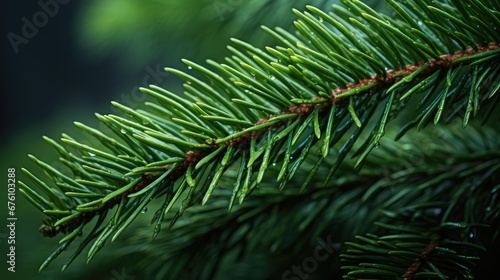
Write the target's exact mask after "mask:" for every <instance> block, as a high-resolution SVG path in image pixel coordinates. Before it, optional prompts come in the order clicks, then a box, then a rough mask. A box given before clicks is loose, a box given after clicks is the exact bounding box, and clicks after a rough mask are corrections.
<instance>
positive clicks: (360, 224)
mask: <svg viewBox="0 0 500 280" xmlns="http://www.w3.org/2000/svg"><path fill="white" fill-rule="evenodd" d="M341 2H342V5H334V6H333V8H332V10H331V11H323V10H322V9H318V8H315V7H313V6H307V10H306V11H303V12H301V11H298V10H294V13H295V15H296V16H297V20H296V21H295V22H294V24H295V28H296V31H295V32H288V31H285V30H284V29H281V28H276V29H270V28H267V27H264V30H265V31H267V32H268V33H269V34H270V35H271V36H273V37H274V38H276V39H277V41H278V42H279V45H278V46H276V47H266V48H265V50H262V49H259V48H256V47H254V46H252V45H251V44H249V43H246V42H243V41H240V40H237V39H233V40H232V42H233V46H230V47H229V50H230V51H231V52H232V56H231V57H228V58H226V60H225V62H224V63H222V64H221V63H217V62H215V61H211V60H208V61H207V62H206V65H201V64H197V63H194V62H192V61H188V60H184V62H185V63H186V64H187V65H188V67H189V69H190V70H189V71H187V72H182V71H179V70H176V69H170V68H166V71H168V72H170V73H172V74H175V75H177V76H179V77H181V78H182V79H184V80H185V84H184V88H185V90H186V91H185V92H184V95H181V94H175V93H173V92H170V91H168V90H166V89H163V88H160V87H158V86H154V85H151V86H150V87H149V88H142V89H141V90H142V91H143V92H144V93H146V94H149V95H150V96H152V97H153V98H154V99H155V101H156V102H146V103H145V107H146V108H145V109H133V108H129V107H126V106H124V105H121V104H119V103H113V105H115V106H116V107H117V108H119V109H120V110H121V111H123V115H121V116H116V115H99V114H97V117H98V119H99V120H100V121H101V125H100V126H99V127H98V128H92V127H89V126H86V125H84V124H82V123H75V124H76V125H77V126H78V127H79V128H81V129H82V130H83V131H85V132H86V133H88V134H90V135H92V136H94V137H95V138H96V139H97V140H98V142H99V144H98V145H87V144H83V143H82V141H79V140H78V139H75V138H73V137H71V136H69V135H66V134H63V135H62V138H61V141H55V140H53V139H50V138H47V137H45V140H46V141H47V142H48V143H49V144H50V145H51V146H52V147H54V148H55V150H56V151H57V152H58V153H59V154H60V160H61V162H62V163H64V164H65V165H66V166H67V167H68V171H69V172H65V171H64V170H58V169H56V168H54V167H52V166H50V165H48V164H47V163H45V162H43V161H42V160H40V159H38V158H36V157H35V156H32V155H30V158H31V159H33V161H34V162H35V163H37V164H38V165H39V166H40V167H41V168H42V169H43V170H44V171H45V174H46V175H47V177H48V179H46V178H43V179H42V178H38V177H36V176H34V175H33V174H32V173H31V172H30V171H28V170H25V169H24V170H23V171H24V172H25V174H26V175H27V177H28V178H29V179H30V182H29V183H28V182H25V183H20V184H21V189H20V192H21V193H22V194H23V195H24V197H26V199H28V200H29V201H30V202H32V204H33V205H34V206H35V207H37V208H38V209H39V210H40V211H42V212H43V213H45V214H46V215H47V217H48V218H47V219H46V221H45V222H44V224H43V225H42V226H41V227H40V232H41V233H42V234H43V235H45V236H49V237H54V236H56V235H58V234H62V235H63V237H62V239H61V240H60V245H59V247H58V248H57V249H56V250H55V251H54V252H53V253H52V254H51V255H50V256H49V257H48V258H47V260H46V261H45V262H44V263H43V264H42V266H41V268H40V269H43V268H45V267H46V266H47V265H48V264H49V263H50V262H51V261H52V260H54V259H55V258H56V257H58V256H59V255H60V254H61V253H62V252H63V251H66V250H69V249H68V248H71V251H72V254H71V255H70V257H69V259H68V260H67V262H66V264H65V265H64V267H63V270H64V269H65V268H67V267H68V266H69V265H70V264H71V263H72V262H73V261H74V260H75V259H76V257H77V256H79V255H80V254H85V255H86V260H87V262H89V261H91V260H92V259H98V258H99V257H96V254H97V253H98V252H99V251H100V250H101V249H102V248H103V247H105V243H106V242H113V241H115V240H116V241H117V242H122V241H120V236H121V234H122V233H123V232H124V231H126V230H127V228H128V227H129V226H130V225H131V224H132V222H133V221H134V220H135V219H136V218H137V217H138V216H139V215H140V214H141V213H143V212H145V210H146V209H148V207H149V208H152V206H156V209H155V211H154V212H153V213H154V214H153V215H152V220H151V224H152V226H151V227H148V228H147V231H146V229H145V228H143V227H141V228H140V229H137V230H134V232H133V234H132V237H130V238H127V240H126V242H125V244H124V246H123V249H122V250H123V253H124V254H126V257H125V258H127V259H130V258H134V259H135V260H138V261H137V265H138V266H140V267H141V269H143V270H144V273H145V275H147V277H148V279H154V278H156V279H177V278H180V277H183V278H187V279H213V278H217V279H224V278H222V277H223V275H226V276H227V275H231V273H234V271H235V270H239V269H234V271H233V272H230V271H227V267H233V268H234V267H237V265H241V264H242V263H244V264H248V265H250V271H252V272H251V273H248V274H245V275H244V276H237V275H236V274H235V275H233V276H228V278H229V279H236V278H237V277H240V278H242V279H264V278H271V279H276V278H278V279H306V278H305V277H307V278H308V279H314V277H318V278H321V275H323V276H324V275H328V276H329V277H331V278H341V277H343V278H345V279H447V278H449V279H471V278H473V277H474V276H478V275H482V274H481V269H478V268H476V266H479V268H483V267H484V265H485V263H487V261H488V260H490V259H491V258H493V257H494V255H495V252H494V251H492V248H494V246H496V244H498V234H499V227H498V225H499V215H500V206H499V205H500V203H499V201H498V195H499V194H498V192H499V190H500V188H499V186H500V185H499V177H498V174H499V173H498V172H499V171H498V169H499V168H500V156H499V152H498V151H499V147H500V143H499V141H500V140H499V137H498V136H499V133H500V131H498V113H496V112H495V108H497V105H498V102H499V101H500V97H499V94H498V91H499V88H500V83H499V81H498V76H499V74H500V64H499V62H500V48H499V47H500V43H499V42H500V33H499V32H498V31H497V29H498V28H500V4H499V3H498V2H496V1H489V0H482V1H480V0H466V1H449V0H442V1H435V0H414V1H394V0H388V1H387V4H388V5H389V6H390V7H391V9H392V10H393V12H391V14H390V15H386V14H382V13H379V12H376V11H374V10H373V9H372V8H370V7H369V6H367V5H365V4H364V3H363V2H360V1H348V0H344V1H341ZM481 122H482V123H481ZM395 140H398V141H395ZM165 227H168V229H166V228H165ZM162 228H163V229H162ZM151 236H152V237H153V239H155V240H153V241H150V239H151ZM75 241H76V242H75ZM70 245H72V246H71V247H70ZM497 259H498V257H497ZM139 260H140V261H139ZM323 262H324V263H323ZM262 263H269V266H265V267H259V268H257V266H255V267H252V265H253V264H254V265H261V266H262V265H263V264H262ZM294 264H298V266H297V265H294ZM320 265H321V267H320ZM252 268H253V269H252ZM225 269H226V270H225ZM250 274H254V275H250Z"/></svg>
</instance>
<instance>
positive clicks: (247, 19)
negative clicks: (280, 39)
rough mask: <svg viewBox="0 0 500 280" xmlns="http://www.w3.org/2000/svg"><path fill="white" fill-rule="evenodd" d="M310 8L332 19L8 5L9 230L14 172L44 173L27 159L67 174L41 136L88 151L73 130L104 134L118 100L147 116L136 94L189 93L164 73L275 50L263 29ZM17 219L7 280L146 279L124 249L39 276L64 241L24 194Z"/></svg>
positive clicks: (98, 5) (154, 7) (117, 2)
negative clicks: (148, 90) (47, 234)
mask: <svg viewBox="0 0 500 280" xmlns="http://www.w3.org/2000/svg"><path fill="white" fill-rule="evenodd" d="M374 2H377V1H374ZM306 4H312V5H314V6H317V7H320V8H325V9H327V8H328V7H329V6H330V5H331V4H333V2H332V1H325V0H309V1H285V0H275V1H270V0H248V1H243V0H187V1H174V0H171V1H168V0H165V1H158V0H145V1H144V0H143V1H139V0H99V1H98V0H92V1H69V0H64V1H63V0H58V1H56V0H41V1H26V0H21V1H3V2H2V9H1V14H2V21H1V25H0V29H1V33H2V35H3V44H2V50H1V53H2V56H1V57H2V63H1V65H2V68H1V71H2V79H1V85H0V90H1V92H2V101H1V102H0V103H1V107H2V108H1V110H0V114H1V117H2V118H1V119H2V122H3V125H2V126H1V130H0V131H1V132H0V136H1V137H0V142H1V144H0V155H1V168H0V174H1V178H2V182H4V183H3V184H2V185H3V186H5V187H4V188H3V191H2V192H3V193H2V194H0V199H1V201H2V203H1V204H0V205H2V208H3V209H1V210H0V217H1V218H2V223H4V224H7V222H6V216H7V209H6V207H5V206H4V205H6V200H7V187H6V185H7V183H6V182H7V179H6V178H7V168H11V167H13V168H15V169H16V173H17V179H18V180H25V179H26V178H25V177H24V176H23V174H22V172H21V167H25V168H27V169H29V170H33V171H36V170H38V169H37V168H35V165H34V164H33V163H31V162H30V161H29V160H28V158H27V154H34V155H35V156H37V157H38V158H40V159H42V160H44V161H46V162H47V163H52V164H53V165H54V166H56V167H58V166H61V164H59V163H58V161H57V158H56V155H55V153H54V152H53V150H52V149H51V148H50V146H49V145H47V144H46V143H45V142H44V141H43V139H42V135H47V136H49V137H51V138H53V139H59V138H60V134H61V133H62V132H64V133H67V134H69V135H72V136H73V137H74V138H79V139H82V140H83V141H82V142H84V143H85V141H92V140H91V139H90V138H89V137H87V136H86V135H83V134H82V133H81V132H79V131H78V130H77V129H75V127H74V125H73V121H79V122H83V123H85V124H88V125H90V126H94V125H96V124H97V119H96V118H95V117H94V112H99V113H101V114H107V113H116V109H114V108H113V107H112V106H111V104H110V101H111V100H115V101H118V102H120V103H122V104H124V105H127V106H130V107H132V108H135V107H137V106H139V105H140V104H141V103H143V102H144V101H145V100H146V97H145V96H144V95H142V94H141V93H140V92H139V91H138V90H137V89H138V88H137V87H138V86H147V85H148V84H156V85H161V86H163V87H167V88H169V89H170V90H171V91H173V92H179V93H181V92H182V90H181V82H180V80H179V79H177V78H176V77H173V76H168V75H166V73H165V72H163V71H162V69H163V67H166V66H168V67H174V68H179V69H185V70H187V67H186V66H185V65H183V64H182V63H181V61H180V60H181V59H182V58H187V59H190V60H193V61H195V62H200V63H203V62H204V60H205V59H208V58H210V59H213V60H216V61H222V60H223V57H224V56H227V55H228V54H229V52H228V51H227V49H226V47H225V46H226V45H227V44H229V43H230V41H229V38H231V37H235V38H239V39H243V40H245V41H249V42H251V43H252V44H254V45H256V46H259V47H262V46H274V42H273V40H272V38H271V37H270V36H267V35H266V34H265V32H264V31H262V30H261V29H260V28H259V27H260V25H266V26H269V27H275V26H281V27H283V28H285V29H288V30H291V29H293V24H292V21H293V20H294V19H295V17H294V15H293V13H292V11H291V9H292V8H293V7H295V8H297V9H299V10H302V9H303V8H304V6H305V5H306ZM42 176H43V175H42ZM16 217H17V218H18V220H17V224H16V225H17V227H16V272H15V273H9V272H7V266H6V262H5V258H6V253H7V246H8V244H7V239H6V237H7V234H8V232H7V229H6V226H5V225H4V226H2V227H1V229H0V248H1V250H0V253H1V255H2V264H3V265H2V270H1V272H0V275H1V276H2V277H1V279H55V278H56V277H62V278H64V279H90V278H92V279H96V280H97V279H108V280H109V279H117V280H120V279H134V278H133V277H135V279H141V277H140V271H131V270H127V268H126V267H125V266H120V265H117V264H116V263H114V262H113V258H112V256H113V254H112V253H113V249H115V248H117V246H119V245H118V244H113V245H111V246H109V244H108V246H107V247H106V248H105V249H104V250H103V251H102V253H100V255H99V256H98V257H97V258H96V259H94V261H93V262H91V263H90V264H89V265H88V266H85V264H84V263H85V260H84V258H83V257H82V256H80V257H79V258H78V259H77V260H76V261H75V262H74V263H73V264H72V266H70V268H69V269H68V271H66V272H64V273H63V274H60V273H59V270H60V268H61V266H62V263H63V262H64V261H65V258H67V257H68V254H63V255H62V257H60V258H58V259H57V260H56V261H55V262H54V263H52V264H51V265H50V266H49V268H48V269H46V270H45V271H44V272H43V273H41V274H38V273H37V270H38V267H39V266H40V264H41V263H42V262H43V261H44V260H45V258H46V257H47V256H48V255H49V254H50V253H51V252H52V251H53V250H54V249H55V248H56V246H57V242H58V239H57V238H54V239H48V238H43V237H42V236H41V235H40V234H39V233H38V227H39V226H40V224H41V221H42V219H43V218H44V216H43V215H42V214H41V213H39V212H37V211H36V210H35V208H34V207H32V206H31V205H29V204H28V203H27V201H26V200H24V199H23V198H22V197H21V196H20V194H19V193H18V194H17V200H16ZM146 219H147V218H146ZM138 224H141V221H139V222H138ZM130 231H132V229H130ZM113 246H114V247H113ZM4 275H6V277H5V276H4Z"/></svg>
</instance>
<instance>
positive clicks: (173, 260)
mask: <svg viewBox="0 0 500 280" xmlns="http://www.w3.org/2000/svg"><path fill="white" fill-rule="evenodd" d="M474 127H478V126H477V125H475V126H474ZM471 128H473V127H471ZM471 128H469V129H468V130H467V131H468V132H469V133H467V134H464V135H462V136H460V137H456V136H455V133H456V132H458V130H451V131H450V130H446V129H445V128H443V127H438V128H437V129H433V130H426V131H424V133H420V134H412V135H411V138H409V139H408V141H401V142H396V143H393V142H391V141H390V140H386V141H384V143H383V145H381V148H380V149H377V151H375V154H374V155H375V157H370V158H368V159H367V163H366V165H367V166H366V168H364V169H363V172H362V174H356V173H354V172H352V169H351V168H350V166H349V164H343V165H342V166H341V167H340V168H341V169H340V171H341V173H342V174H345V175H344V177H343V178H338V179H336V180H334V181H331V182H330V184H329V185H328V187H327V188H320V187H315V188H311V189H308V190H306V191H303V192H298V190H292V189H291V190H286V191H284V192H281V193H279V192H278V191H277V190H276V188H275V187H274V186H273V184H272V183H271V182H268V183H266V184H263V185H262V186H261V187H259V189H257V190H256V191H255V192H254V194H253V195H252V196H251V197H250V198H249V200H248V201H246V202H245V203H244V204H242V205H240V206H237V207H236V208H235V209H234V210H233V211H232V212H231V213H230V214H227V202H226V198H225V197H226V196H227V193H228V192H231V189H230V188H229V187H228V186H226V187H221V189H220V190H219V192H218V193H214V197H213V200H211V202H209V203H208V205H206V206H204V207H200V206H198V207H193V208H191V209H189V210H186V213H185V215H184V216H183V217H181V218H180V219H179V220H178V221H177V223H176V224H175V225H174V226H173V228H172V229H171V230H170V231H168V232H166V233H164V234H161V235H160V236H159V237H158V238H157V239H156V240H155V241H154V242H149V239H150V235H151V232H150V229H148V228H147V227H145V228H141V229H140V230H137V231H136V232H134V234H132V235H131V237H130V238H129V239H128V240H127V243H125V244H123V245H121V246H120V247H121V248H122V250H121V252H120V255H123V258H122V259H119V260H117V262H127V260H128V262H130V263H133V264H134V265H137V266H138V267H140V268H141V270H142V271H146V273H145V274H144V275H143V276H144V277H147V278H155V279H163V278H165V277H167V276H166V275H165V274H164V273H168V276H169V277H172V278H176V277H181V275H183V276H184V277H188V278H195V279H208V278H213V275H217V271H218V269H220V266H221V264H220V262H223V261H224V256H226V255H232V256H234V255H237V256H238V257H236V258H235V260H232V261H231V262H230V263H229V264H226V265H227V266H229V267H234V266H235V265H236V263H238V262H244V259H245V257H246V256H249V255H253V254H256V255H259V256H260V260H261V261H262V262H265V263H270V267H271V268H272V269H271V270H270V271H262V272H261V273H262V274H261V276H260V278H272V279H274V278H281V277H282V274H283V272H284V271H286V270H287V269H289V266H290V265H291V264H297V263H299V264H300V263H301V262H302V260H303V259H304V258H306V257H309V256H310V254H311V252H313V249H314V248H311V247H310V246H312V245H313V244H309V243H311V242H314V241H315V240H317V238H322V239H326V237H327V236H328V244H329V245H328V246H335V248H328V249H331V250H332V251H335V253H333V252H331V251H328V252H325V254H327V253H328V254H329V255H331V254H333V255H332V256H330V258H331V259H337V258H338V256H337V255H338V254H340V253H342V257H343V258H344V261H343V262H342V263H341V264H337V265H341V266H342V267H343V269H344V270H346V274H345V276H346V277H347V279H363V278H370V277H371V278H377V279H395V278H396V277H401V279H403V278H405V277H407V278H408V279H410V278H412V277H413V276H415V279H418V277H431V276H433V277H445V276H446V277H449V278H452V277H453V276H457V277H458V279H461V277H463V275H473V274H472V272H473V271H474V270H475V269H474V264H475V261H477V259H478V257H477V256H478V254H479V252H481V251H483V250H484V247H487V245H488V243H486V244H485V243H483V244H481V245H478V244H476V243H477V241H478V240H485V239H484V238H483V237H484V236H483V233H484V225H486V224H490V225H494V224H495V222H494V220H495V219H498V217H497V218H494V217H495V215H496V216H498V215H499V214H500V207H499V206H498V205H500V203H498V196H497V195H496V194H497V193H498V191H499V189H498V188H496V187H494V186H493V185H491V182H495V181H497V179H498V178H497V177H498V176H497V175H495V173H496V171H497V170H498V168H499V167H500V162H499V157H498V152H496V148H495V147H498V145H499V144H500V143H498V139H500V138H498V131H495V130H491V129H489V130H486V131H485V132H484V133H483V134H484V136H485V137H484V138H485V139H488V140H486V141H484V142H483V143H481V144H479V145H476V144H477V143H475V141H474V140H473V139H474V136H473V135H475V133H474V132H475V131H474V130H471ZM475 129H477V128H475ZM436 134H437V135H439V138H440V139H441V140H440V141H439V142H431V141H428V139H429V138H431V135H436ZM392 136H393V134H392ZM410 140H414V141H410ZM420 143H426V144H427V148H424V146H422V145H421V144H420ZM430 143H433V145H434V146H432V147H430V148H432V153H430V152H429V146H431V145H430ZM403 147H404V148H403ZM464 147H465V148H466V149H464ZM469 149H473V150H475V151H476V152H477V153H476V154H475V155H471V154H470V153H469V152H468V150H469ZM394 151H399V153H401V155H400V156H403V154H405V153H408V154H405V156H404V157H408V156H409V155H411V154H419V155H422V158H421V160H420V161H418V162H415V163H413V164H408V165H406V166H404V168H403V169H401V166H400V164H401V162H399V161H392V162H391V160H392V159H394V157H393V154H394ZM495 154H496V155H495ZM438 155H439V156H438ZM441 155H443V156H441ZM436 158H447V162H446V163H444V162H442V161H440V160H436ZM478 162H479V163H481V164H479V166H478ZM305 164H307V165H308V166H311V165H314V164H315V160H314V158H309V159H308V160H306V163H305ZM422 166H425V168H422ZM457 169H460V170H457ZM462 170H470V172H469V173H472V174H474V176H470V174H469V175H465V174H464V175H462V176H456V174H457V173H458V174H462V173H461V172H459V171H462ZM270 172H272V173H277V172H278V170H277V169H276V168H272V169H271V170H270ZM307 173H308V172H307V169H306V168H304V169H303V170H302V172H301V174H300V175H301V176H307ZM318 173H319V174H324V173H328V168H326V167H322V168H321V170H320V171H318ZM230 176H237V174H231V175H230ZM301 176H299V177H301ZM318 177H320V176H318ZM478 177H480V178H481V179H480V180H479V179H477V178H478ZM436 178H437V179H440V180H436ZM433 179H434V180H433ZM313 181H316V182H317V183H318V182H320V181H321V180H319V179H316V180H314V179H313ZM295 183H297V184H300V183H301V181H300V180H298V179H297V182H295ZM313 185H314V184H313ZM395 190H401V191H397V192H395ZM395 193H396V195H395ZM399 193H403V195H398V194H399ZM490 193H491V194H492V195H490ZM278 194H280V195H278ZM340 194H341V195H340ZM347 197H348V199H347ZM372 202H374V203H372ZM374 205H378V206H377V208H375V209H374V208H373V206H374ZM467 213H469V214H467ZM470 213H477V214H475V215H471V214H470ZM177 215H178V214H176V215H174V214H169V215H168V217H167V220H172V219H173V218H174V216H177ZM347 221H356V222H352V223H347ZM374 222H375V223H376V224H377V225H378V227H376V228H375V229H374V228H373V227H372V224H373V223H374ZM270 229H272V230H270ZM496 230H497V231H498V228H497V229H496ZM361 234H363V236H361ZM365 234H366V236H364V235H365ZM352 236H356V237H355V239H353V237H352ZM182 240H189V242H183V241H182ZM346 241H347V242H346ZM137 244H141V245H140V246H138V245H137ZM341 244H346V245H341ZM325 246H326V245H325ZM345 246H347V249H346V248H345ZM324 249H325V248H324ZM325 250H326V249H325ZM322 253H323V252H322ZM193 256H200V258H199V259H197V258H195V259H193ZM207 256H210V258H211V259H214V260H217V261H216V262H210V263H207V261H206V257H207ZM284 256H285V258H286V260H285V261H283V263H284V265H283V263H282V262H277V261H276V259H277V258H278V257H284ZM448 259H449V260H450V261H451V263H450V261H448ZM135 260H137V262H136V261H135ZM248 265H249V264H248ZM328 266H329V267H330V269H329V270H328V273H329V274H328V275H329V276H330V277H331V278H340V276H341V275H340V274H339V267H338V266H335V265H331V264H329V265H328ZM188 267H195V268H197V269H193V270H191V269H188ZM250 269H251V267H250ZM207 271H211V272H210V273H208V274H209V275H211V276H210V277H208V276H207ZM252 271H253V270H252ZM332 274H333V275H337V276H338V277H332ZM229 278H230V277H229ZM258 278H259V277H257V279H258ZM217 279H218V278H217Z"/></svg>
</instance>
